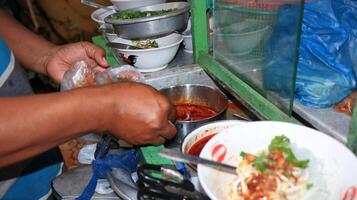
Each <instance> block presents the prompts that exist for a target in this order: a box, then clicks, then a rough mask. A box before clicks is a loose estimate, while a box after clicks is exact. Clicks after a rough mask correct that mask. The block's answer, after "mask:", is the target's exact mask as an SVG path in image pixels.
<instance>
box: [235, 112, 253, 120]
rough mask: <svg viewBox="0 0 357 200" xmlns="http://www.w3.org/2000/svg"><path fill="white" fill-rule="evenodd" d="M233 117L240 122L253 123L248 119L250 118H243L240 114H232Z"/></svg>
mask: <svg viewBox="0 0 357 200" xmlns="http://www.w3.org/2000/svg"><path fill="white" fill-rule="evenodd" d="M232 116H233V117H235V118H237V119H238V120H243V121H248V122H249V121H252V120H250V119H248V118H246V117H243V116H242V115H240V114H238V113H233V114H232Z"/></svg>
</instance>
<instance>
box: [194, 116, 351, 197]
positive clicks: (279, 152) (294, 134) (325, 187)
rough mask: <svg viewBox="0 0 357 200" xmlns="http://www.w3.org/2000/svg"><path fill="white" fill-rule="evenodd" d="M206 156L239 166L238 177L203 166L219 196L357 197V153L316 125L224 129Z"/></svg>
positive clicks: (208, 186) (204, 180)
mask: <svg viewBox="0 0 357 200" xmlns="http://www.w3.org/2000/svg"><path fill="white" fill-rule="evenodd" d="M200 157H203V158H207V159H211V160H215V161H218V162H223V163H227V164H230V165H233V166H236V167H237V175H233V174H227V173H224V172H220V171H218V170H216V169H213V168H209V167H206V166H202V165H198V177H199V180H200V183H201V185H202V187H203V189H204V190H205V192H206V193H207V195H208V196H209V197H210V198H211V199H213V200H223V199H227V200H240V199H242V200H255V199H267V200H269V199H270V200H275V199H286V200H295V199H296V200H297V199H303V200H307V199H312V200H320V199H321V200H357V157H356V156H355V155H354V154H353V153H352V152H351V151H350V150H349V149H348V148H347V147H346V146H345V145H343V144H341V143H339V142H338V141H336V140H335V139H333V138H331V137H330V136H328V135H326V134H324V133H321V132H319V131H316V130H314V129H311V128H308V127H305V126H301V125H296V124H290V123H285V122H269V121H262V122H251V123H246V124H242V125H240V126H236V127H232V128H228V129H225V130H222V132H221V133H220V134H217V135H216V136H215V137H213V138H212V139H211V140H210V141H209V142H208V143H207V144H206V145H205V147H204V148H203V150H202V152H201V154H200Z"/></svg>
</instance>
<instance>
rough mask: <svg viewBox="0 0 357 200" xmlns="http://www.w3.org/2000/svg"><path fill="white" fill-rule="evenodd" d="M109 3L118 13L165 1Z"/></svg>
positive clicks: (124, 0) (146, 0)
mask: <svg viewBox="0 0 357 200" xmlns="http://www.w3.org/2000/svg"><path fill="white" fill-rule="evenodd" d="M110 1H111V2H112V4H113V5H114V6H115V7H116V8H117V9H118V10H119V11H122V10H128V9H132V8H138V7H142V6H150V5H154V4H160V3H165V2H166V0H110Z"/></svg>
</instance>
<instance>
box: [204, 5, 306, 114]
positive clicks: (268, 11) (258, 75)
mask: <svg viewBox="0 0 357 200" xmlns="http://www.w3.org/2000/svg"><path fill="white" fill-rule="evenodd" d="M302 8H303V1H286V0H260V1H256V0H254V1H249V0H248V1H247V0H215V1H213V4H212V19H213V20H212V22H213V26H212V29H213V30H212V37H211V39H212V41H213V42H212V45H213V48H212V49H213V52H212V55H213V58H214V59H215V60H217V61H219V62H220V63H222V64H223V65H224V66H226V67H227V69H228V70H230V71H231V72H232V73H233V74H234V75H236V76H238V77H239V78H240V79H242V80H244V81H245V82H246V83H248V84H249V85H250V86H251V87H252V88H254V89H255V90H256V91H258V92H259V93H260V94H261V95H262V96H264V97H265V98H267V99H268V100H269V101H271V102H272V103H274V104H275V105H276V106H277V107H278V108H279V109H281V110H282V111H284V112H286V113H287V114H290V113H291V112H292V108H293V96H294V87H295V85H294V83H295V77H296V76H295V74H296V66H297V64H296V63H297V59H298V50H297V49H298V47H299V42H298V40H299V36H300V30H301V20H302V14H301V13H302ZM287 26H289V27H287ZM286 32H289V34H288V35H287V34H284V33H286ZM282 37H286V38H282ZM281 41H285V42H286V43H287V44H285V45H278V44H277V42H281ZM285 56H289V57H291V59H290V60H291V62H288V63H284V64H285V65H284V66H281V62H279V61H280V60H281V59H282V58H283V57H285Z"/></svg>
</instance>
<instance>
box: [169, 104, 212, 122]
mask: <svg viewBox="0 0 357 200" xmlns="http://www.w3.org/2000/svg"><path fill="white" fill-rule="evenodd" d="M175 108H176V112H177V120H178V121H196V120H201V119H206V118H210V117H212V116H214V115H216V114H217V111H215V110H213V109H212V108H210V107H208V106H201V105H194V104H177V105H175Z"/></svg>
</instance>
